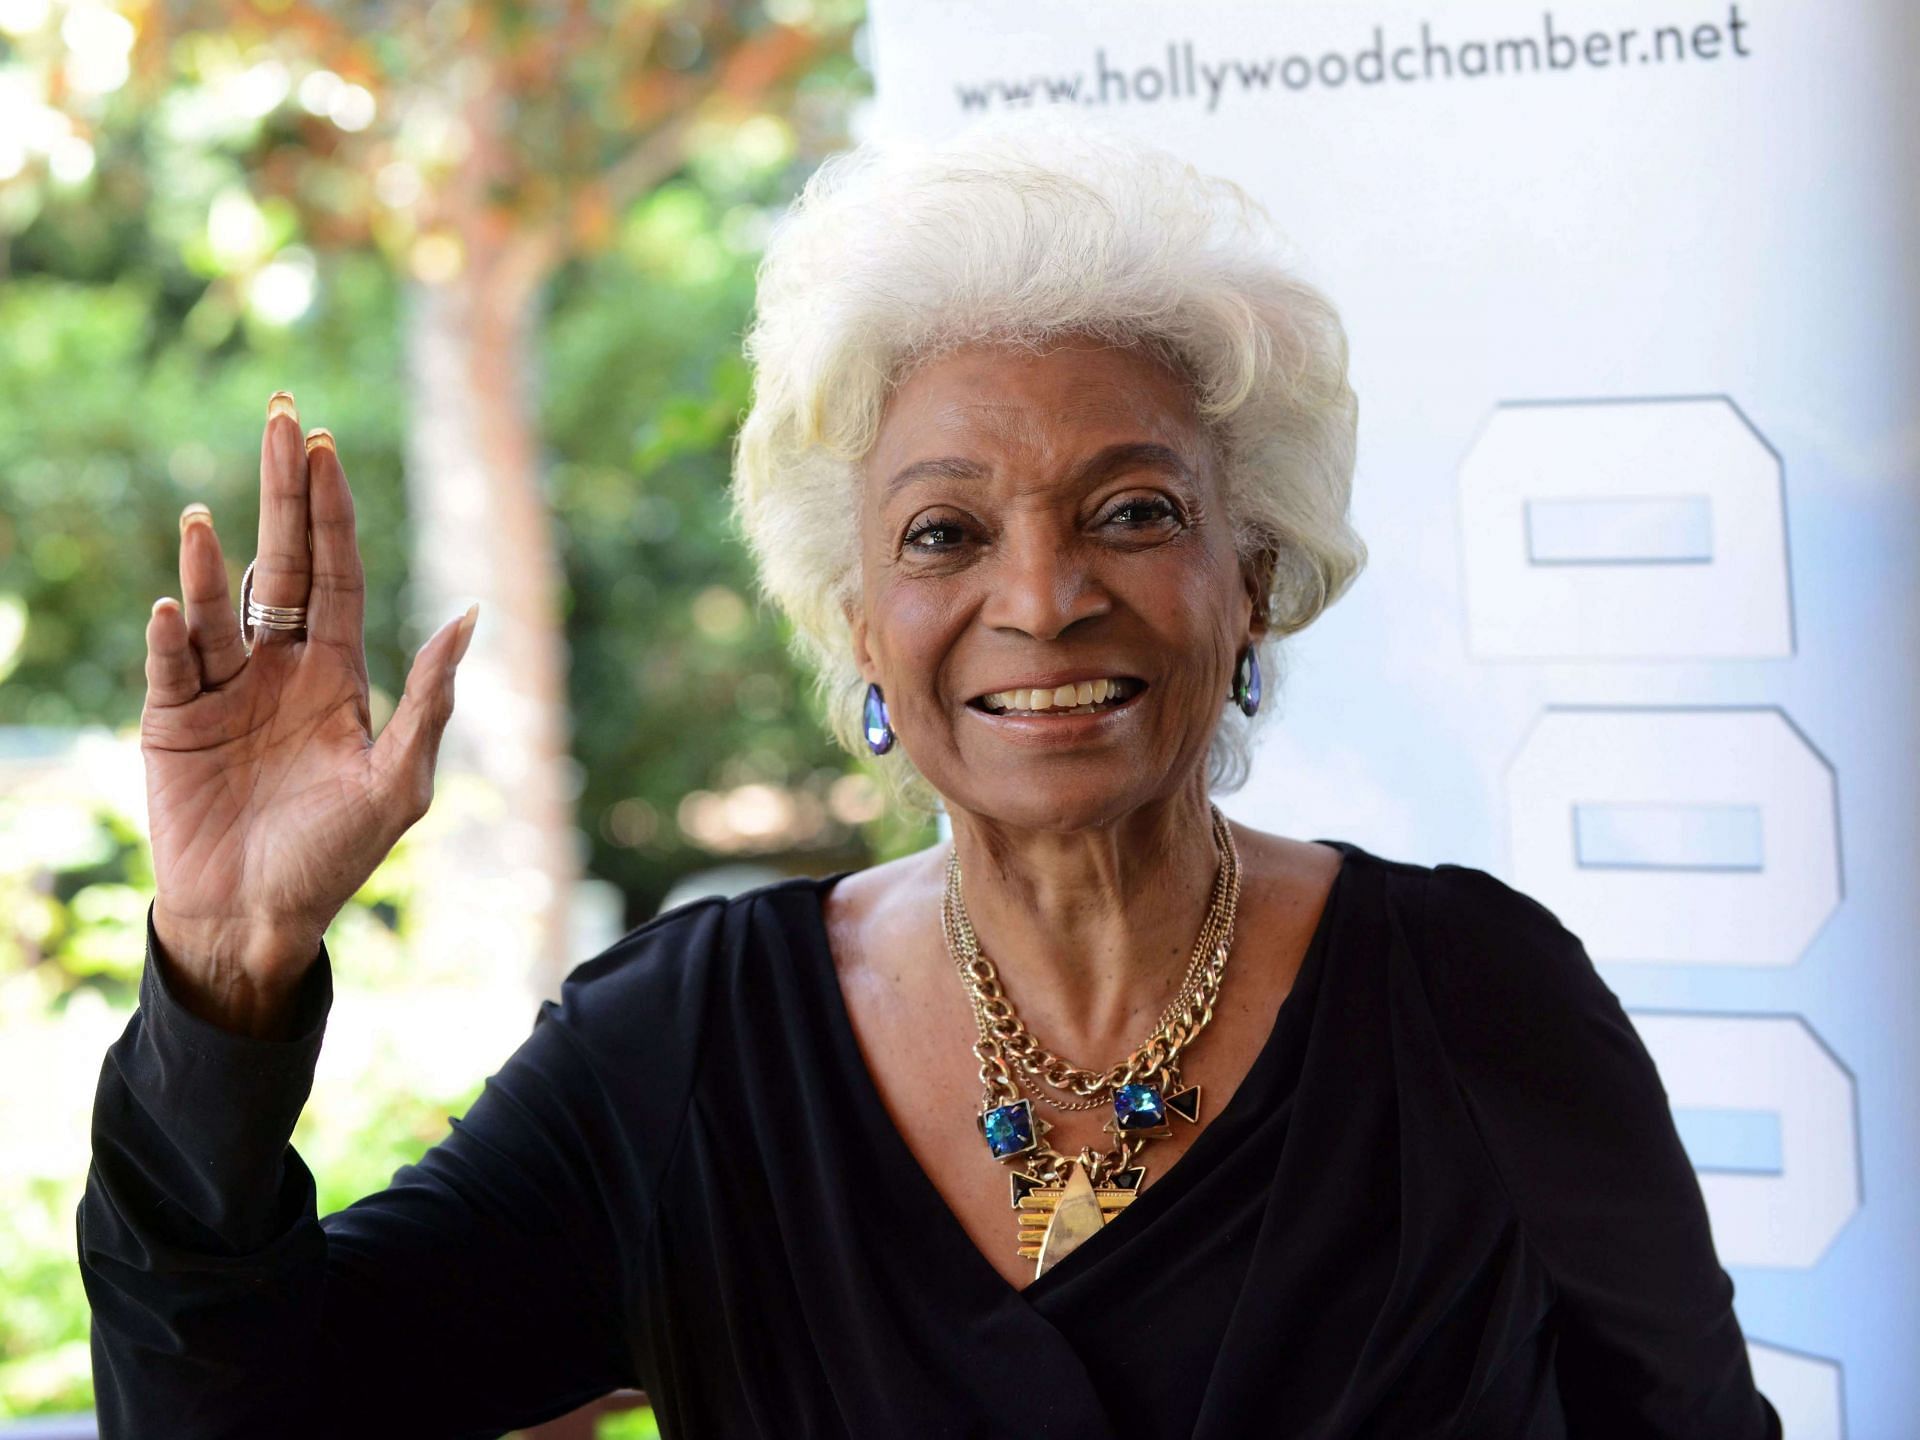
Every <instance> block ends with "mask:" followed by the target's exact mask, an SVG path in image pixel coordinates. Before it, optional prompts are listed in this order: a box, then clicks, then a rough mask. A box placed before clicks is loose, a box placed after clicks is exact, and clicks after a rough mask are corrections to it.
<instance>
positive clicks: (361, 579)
mask: <svg viewBox="0 0 1920 1440" xmlns="http://www.w3.org/2000/svg"><path fill="white" fill-rule="evenodd" d="M306 449H307V496H308V499H307V504H308V508H309V510H310V512H311V516H312V525H313V590H312V594H311V595H310V596H309V598H308V600H307V605H308V607H309V609H308V613H307V638H308V639H309V640H314V641H318V642H320V643H321V644H326V645H333V646H337V647H338V648H339V649H340V651H341V652H342V653H343V654H345V655H347V656H348V657H349V658H350V659H351V661H352V662H353V666H354V669H355V671H356V672H357V673H358V674H359V676H360V682H361V688H362V689H365V688H366V680H367V655H366V645H365V642H364V639H363V628H364V624H365V617H366V598H367V579H366V573H365V571H364V570H363V569H362V567H361V564H360V545H359V542H358V540H356V539H355V536H354V521H353V492H352V491H351V490H349V489H348V488H347V473H346V471H345V470H344V469H342V468H341V465H340V455H339V452H337V451H336V450H335V449H334V446H333V435H332V434H331V432H329V431H326V430H310V431H308V432H307V442H306Z"/></svg>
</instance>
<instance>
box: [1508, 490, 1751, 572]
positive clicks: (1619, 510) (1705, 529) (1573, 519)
mask: <svg viewBox="0 0 1920 1440" xmlns="http://www.w3.org/2000/svg"><path fill="white" fill-rule="evenodd" d="M1526 523H1527V559H1528V560H1529V561H1531V562H1532V563H1533V564H1535V565H1703V564H1708V563H1711V561H1712V560H1713V504H1712V502H1711V501H1710V500H1709V499H1708V498H1707V497H1706V496H1705V495H1636V496H1621V497H1619V498H1616V499H1585V500H1572V499H1568V500H1529V501H1527V502H1526Z"/></svg>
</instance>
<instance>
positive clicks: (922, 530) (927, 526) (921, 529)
mask: <svg viewBox="0 0 1920 1440" xmlns="http://www.w3.org/2000/svg"><path fill="white" fill-rule="evenodd" d="M959 529H960V527H959V526H958V525H955V524H953V523H952V522H951V521H947V520H923V521H921V522H920V523H919V524H918V525H915V526H914V527H913V528H912V529H911V530H909V531H907V533H906V537H905V543H906V544H908V545H910V546H912V547H913V548H914V549H916V550H944V549H946V548H947V547H946V546H945V545H940V544H934V545H922V544H921V543H920V537H921V536H922V535H926V534H928V533H938V532H940V531H943V530H951V531H955V532H956V533H957V532H958V531H959Z"/></svg>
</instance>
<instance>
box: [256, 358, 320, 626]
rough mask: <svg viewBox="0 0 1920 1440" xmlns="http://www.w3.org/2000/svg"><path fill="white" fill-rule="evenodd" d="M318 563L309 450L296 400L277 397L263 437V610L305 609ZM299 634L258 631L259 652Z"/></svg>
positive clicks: (259, 577)
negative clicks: (312, 550)
mask: <svg viewBox="0 0 1920 1440" xmlns="http://www.w3.org/2000/svg"><path fill="white" fill-rule="evenodd" d="M312 571H313V562H312V557H311V556H310V554H309V553H308V540H307V449H306V446H305V444H303V443H302V441H301V439H300V416H299V413H298V412H297V411H296V410H295V409H294V408H293V396H291V395H289V394H288V393H287V392H286V391H284V390H277V391H275V392H274V395H273V398H272V399H271V400H269V401H268V402H267V428H266V433H265V434H263V435H262V436H261V438H260V541H259V545H258V546H257V548H256V549H255V550H254V565H253V593H252V598H253V599H255V600H257V601H259V602H260V603H261V604H262V605H305V604H306V603H307V591H308V589H309V588H310V586H311V582H312ZM299 633H300V632H299V631H297V630H268V629H265V628H264V627H262V626H259V625H255V626H254V627H253V643H254V646H255V648H258V647H259V646H261V645H274V644H284V643H286V642H287V641H290V640H295V639H298V638H299Z"/></svg>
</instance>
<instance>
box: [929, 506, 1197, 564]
mask: <svg viewBox="0 0 1920 1440" xmlns="http://www.w3.org/2000/svg"><path fill="white" fill-rule="evenodd" d="M1136 512H1137V513H1136ZM1129 513H1135V518H1134V519H1132V520H1125V521H1122V522H1121V523H1122V524H1124V525H1129V526H1134V527H1138V526H1143V525H1150V524H1152V523H1154V522H1155V521H1158V520H1166V519H1177V518H1178V517H1179V512H1178V511H1177V510H1176V509H1174V507H1173V505H1172V503H1171V502H1169V501H1167V500H1164V499H1161V498H1159V497H1157V496H1153V497H1145V496H1143V497H1142V498H1140V499H1138V500H1128V501H1126V502H1125V503H1124V504H1121V505H1118V506H1116V507H1115V508H1114V509H1112V510H1110V511H1108V512H1107V519H1109V520H1117V519H1119V518H1120V517H1121V516H1123V515H1127V514H1129ZM963 529H964V527H963V526H961V525H960V524H958V523H957V522H955V521H952V520H921V521H919V522H917V523H916V524H914V525H913V526H912V527H911V528H910V529H908V531H907V533H906V534H905V535H904V536H902V537H901V544H902V545H904V546H905V547H906V548H908V549H910V550H934V551H938V550H950V549H952V548H953V546H954V544H955V543H957V537H958V536H959V535H960V534H961V532H962V530H963ZM927 535H933V536H936V537H939V536H946V537H947V538H945V539H939V538H936V539H933V540H924V539H923V538H922V537H924V536H927Z"/></svg>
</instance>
